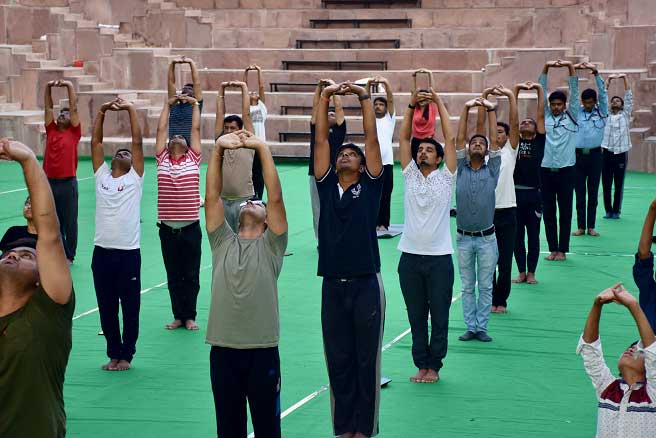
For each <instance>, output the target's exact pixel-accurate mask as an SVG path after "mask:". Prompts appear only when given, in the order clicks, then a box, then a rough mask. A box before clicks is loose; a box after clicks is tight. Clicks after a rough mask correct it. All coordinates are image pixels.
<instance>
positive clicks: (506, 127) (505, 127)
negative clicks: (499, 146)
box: [497, 122, 510, 135]
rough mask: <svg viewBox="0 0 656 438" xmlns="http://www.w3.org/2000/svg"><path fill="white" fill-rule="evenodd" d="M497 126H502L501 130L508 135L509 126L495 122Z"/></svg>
mask: <svg viewBox="0 0 656 438" xmlns="http://www.w3.org/2000/svg"><path fill="white" fill-rule="evenodd" d="M497 126H502V127H503V130H504V131H506V135H510V126H508V124H507V123H503V122H497Z"/></svg>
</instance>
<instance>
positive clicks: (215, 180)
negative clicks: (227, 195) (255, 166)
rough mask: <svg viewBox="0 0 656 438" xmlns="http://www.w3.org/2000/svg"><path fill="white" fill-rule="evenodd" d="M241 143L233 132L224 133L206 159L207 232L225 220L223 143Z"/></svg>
mask: <svg viewBox="0 0 656 438" xmlns="http://www.w3.org/2000/svg"><path fill="white" fill-rule="evenodd" d="M235 142H237V143H241V140H239V137H237V135H235V134H226V135H224V136H222V137H219V139H218V140H217V141H216V142H215V143H214V149H213V150H212V153H211V154H210V157H209V160H208V161H207V172H206V175H205V229H206V230H207V232H208V233H211V232H213V231H214V230H216V229H217V228H219V227H220V226H221V225H223V223H224V222H225V212H224V210H223V200H222V199H221V191H223V152H224V148H223V145H228V144H230V143H235Z"/></svg>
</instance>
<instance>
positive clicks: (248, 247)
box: [205, 130, 287, 438]
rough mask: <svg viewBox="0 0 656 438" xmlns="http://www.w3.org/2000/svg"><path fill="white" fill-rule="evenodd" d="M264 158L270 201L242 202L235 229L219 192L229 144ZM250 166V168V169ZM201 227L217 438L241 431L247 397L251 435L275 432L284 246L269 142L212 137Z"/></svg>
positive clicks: (245, 135) (244, 136) (243, 136)
mask: <svg viewBox="0 0 656 438" xmlns="http://www.w3.org/2000/svg"><path fill="white" fill-rule="evenodd" d="M241 148H247V149H251V150H253V151H255V152H256V153H257V155H258V156H259V157H260V159H261V160H262V170H263V173H264V184H265V186H266V190H267V198H268V204H264V203H263V202H262V201H252V200H249V201H245V202H243V203H242V205H241V206H240V207H241V210H240V212H239V225H238V228H239V229H238V230H234V231H233V230H232V229H231V227H230V225H228V223H227V222H226V220H225V212H224V207H223V200H222V199H221V190H222V185H223V175H222V173H223V172H222V164H223V154H224V152H225V151H226V150H235V149H241ZM249 170H250V168H249ZM205 226H206V228H207V233H208V237H209V240H210V247H211V248H212V299H211V303H210V314H209V318H208V322H207V337H206V342H207V343H208V344H210V345H211V346H212V348H211V351H210V377H211V381H212V392H213V394H214V404H215V409H216V429H217V434H218V436H220V437H239V436H244V431H245V430H246V421H247V414H246V401H247V400H248V404H249V406H250V410H251V419H252V423H253V429H254V431H255V435H256V436H262V437H273V438H278V437H280V357H279V354H278V337H279V331H280V330H279V322H278V285H277V282H278V276H279V275H280V271H281V269H282V260H283V256H284V254H285V249H286V248H287V216H286V213H285V205H284V203H283V199H282V189H281V187H280V180H279V178H278V172H277V171H276V166H275V164H274V162H273V157H272V156H271V151H270V150H269V148H268V147H267V145H266V144H265V143H264V142H263V141H262V140H260V139H259V138H257V137H256V136H255V135H254V134H252V133H251V132H248V131H244V130H239V131H237V132H234V133H230V134H226V135H223V136H221V137H219V139H218V140H217V142H216V145H215V148H214V151H213V152H212V156H211V157H210V161H209V164H208V167H207V184H206V191H205Z"/></svg>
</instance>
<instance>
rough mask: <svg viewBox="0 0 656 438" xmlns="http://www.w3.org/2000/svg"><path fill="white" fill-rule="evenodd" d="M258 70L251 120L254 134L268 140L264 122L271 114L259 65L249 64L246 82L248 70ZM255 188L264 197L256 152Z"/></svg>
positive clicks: (261, 174) (252, 100) (259, 164)
mask: <svg viewBox="0 0 656 438" xmlns="http://www.w3.org/2000/svg"><path fill="white" fill-rule="evenodd" d="M251 70H252V71H256V72H257V91H251V92H249V93H248V97H249V99H250V110H251V111H250V112H251V121H252V122H253V134H255V136H256V137H257V138H259V139H260V140H262V141H264V142H266V129H265V127H264V123H265V122H266V119H267V117H268V115H269V112H268V111H267V107H266V96H265V94H264V81H263V80H262V69H261V68H260V66H258V65H255V64H253V65H249V66H248V67H247V68H246V71H245V72H244V83H246V84H247V83H248V72H249V71H251ZM252 174H253V189H254V191H255V197H256V198H258V199H262V196H263V195H264V175H263V173H262V162H261V161H260V158H259V157H258V156H257V153H255V156H254V157H253V169H252Z"/></svg>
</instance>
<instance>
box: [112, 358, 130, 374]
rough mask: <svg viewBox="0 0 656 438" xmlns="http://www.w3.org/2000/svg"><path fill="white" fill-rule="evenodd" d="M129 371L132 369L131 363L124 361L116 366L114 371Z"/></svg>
mask: <svg viewBox="0 0 656 438" xmlns="http://www.w3.org/2000/svg"><path fill="white" fill-rule="evenodd" d="M129 369H130V362H128V361H127V360H123V359H122V360H120V361H119V362H118V363H117V364H116V369H115V370H114V371H127V370H129Z"/></svg>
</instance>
